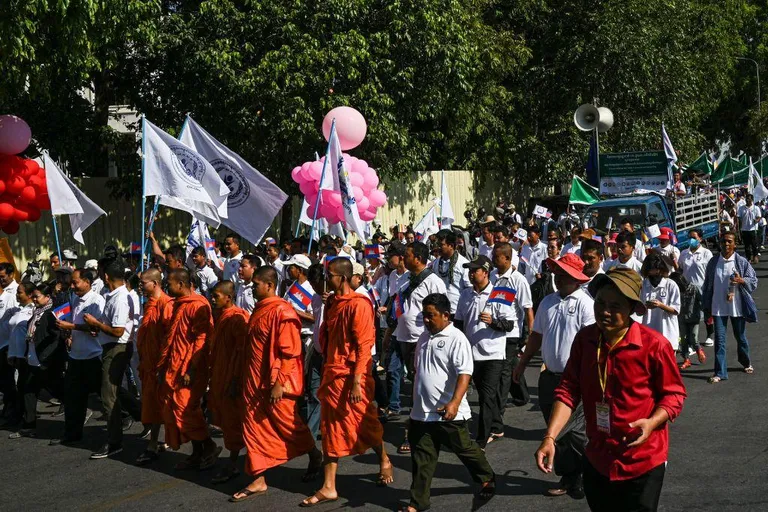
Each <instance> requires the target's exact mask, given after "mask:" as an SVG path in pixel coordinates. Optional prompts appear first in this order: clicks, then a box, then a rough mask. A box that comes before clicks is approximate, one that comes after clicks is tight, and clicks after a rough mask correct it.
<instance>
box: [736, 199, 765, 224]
mask: <svg viewBox="0 0 768 512" xmlns="http://www.w3.org/2000/svg"><path fill="white" fill-rule="evenodd" d="M738 215H739V223H740V224H741V227H740V228H739V229H741V230H742V231H756V230H757V226H758V220H757V219H758V218H759V217H762V214H761V212H760V207H759V206H757V205H756V204H753V205H752V206H747V205H746V204H744V205H743V206H740V207H739V213H738Z"/></svg>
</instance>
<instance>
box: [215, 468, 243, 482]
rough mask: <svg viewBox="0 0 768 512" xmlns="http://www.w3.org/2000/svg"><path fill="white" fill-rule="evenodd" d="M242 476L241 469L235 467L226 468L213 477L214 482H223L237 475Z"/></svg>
mask: <svg viewBox="0 0 768 512" xmlns="http://www.w3.org/2000/svg"><path fill="white" fill-rule="evenodd" d="M238 476H240V470H239V469H237V468H233V467H228V468H224V469H222V470H221V471H219V472H218V473H216V476H214V477H213V478H211V483H212V484H223V483H225V482H229V481H230V480H232V479H233V478H235V477H238Z"/></svg>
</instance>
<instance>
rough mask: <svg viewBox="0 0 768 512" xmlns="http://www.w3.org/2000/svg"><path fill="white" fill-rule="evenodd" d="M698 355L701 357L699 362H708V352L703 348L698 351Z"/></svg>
mask: <svg viewBox="0 0 768 512" xmlns="http://www.w3.org/2000/svg"><path fill="white" fill-rule="evenodd" d="M696 356H697V357H698V358H699V364H704V363H706V362H707V354H705V353H704V351H703V350H702V349H699V350H697V351H696Z"/></svg>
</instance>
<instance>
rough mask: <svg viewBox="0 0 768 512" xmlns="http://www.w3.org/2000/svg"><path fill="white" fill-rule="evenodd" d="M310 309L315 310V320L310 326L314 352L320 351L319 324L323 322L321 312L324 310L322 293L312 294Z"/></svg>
mask: <svg viewBox="0 0 768 512" xmlns="http://www.w3.org/2000/svg"><path fill="white" fill-rule="evenodd" d="M312 311H314V312H315V322H314V324H313V328H312V346H313V347H315V352H317V353H318V354H320V353H322V351H323V350H322V347H320V324H322V323H323V313H324V312H325V304H323V295H322V294H320V293H316V294H314V295H313V296H312Z"/></svg>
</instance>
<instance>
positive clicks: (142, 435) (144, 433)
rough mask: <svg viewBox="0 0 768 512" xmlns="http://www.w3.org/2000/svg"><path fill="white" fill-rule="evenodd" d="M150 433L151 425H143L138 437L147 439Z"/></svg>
mask: <svg viewBox="0 0 768 512" xmlns="http://www.w3.org/2000/svg"><path fill="white" fill-rule="evenodd" d="M151 433H152V427H151V426H150V425H145V426H144V429H143V430H142V431H141V433H140V434H139V439H149V435H150V434H151Z"/></svg>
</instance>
